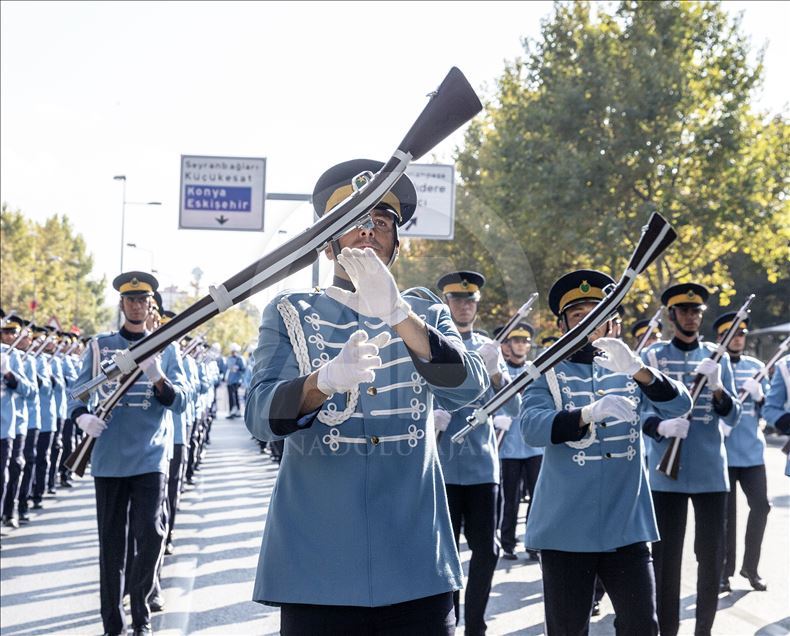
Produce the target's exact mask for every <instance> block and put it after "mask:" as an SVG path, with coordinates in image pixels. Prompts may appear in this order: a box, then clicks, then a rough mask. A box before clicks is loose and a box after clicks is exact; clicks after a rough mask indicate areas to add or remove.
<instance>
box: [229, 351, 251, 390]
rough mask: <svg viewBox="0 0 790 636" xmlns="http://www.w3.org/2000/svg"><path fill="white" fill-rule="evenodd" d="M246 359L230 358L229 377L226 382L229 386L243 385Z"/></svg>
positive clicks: (239, 357)
mask: <svg viewBox="0 0 790 636" xmlns="http://www.w3.org/2000/svg"><path fill="white" fill-rule="evenodd" d="M245 367H246V365H245V364H244V358H242V357H241V356H240V355H236V354H234V355H232V356H228V376H227V379H226V382H227V383H228V384H241V381H242V380H243V379H244V368H245Z"/></svg>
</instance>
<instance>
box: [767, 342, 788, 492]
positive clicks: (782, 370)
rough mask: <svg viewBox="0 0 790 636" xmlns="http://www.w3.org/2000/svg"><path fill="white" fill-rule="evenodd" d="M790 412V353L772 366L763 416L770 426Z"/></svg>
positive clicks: (786, 473) (786, 471) (786, 469)
mask: <svg viewBox="0 0 790 636" xmlns="http://www.w3.org/2000/svg"><path fill="white" fill-rule="evenodd" d="M788 414H790V355H787V356H784V357H783V358H780V359H779V360H778V361H777V363H776V365H775V366H774V375H773V377H772V378H771V385H770V387H769V388H768V391H767V392H766V394H765V403H764V404H763V417H764V418H765V421H766V422H768V423H769V424H770V425H771V426H775V425H776V423H777V422H778V421H779V419H780V418H781V417H782V416H784V415H788ZM785 475H787V476H788V477H790V456H788V457H787V464H786V465H785Z"/></svg>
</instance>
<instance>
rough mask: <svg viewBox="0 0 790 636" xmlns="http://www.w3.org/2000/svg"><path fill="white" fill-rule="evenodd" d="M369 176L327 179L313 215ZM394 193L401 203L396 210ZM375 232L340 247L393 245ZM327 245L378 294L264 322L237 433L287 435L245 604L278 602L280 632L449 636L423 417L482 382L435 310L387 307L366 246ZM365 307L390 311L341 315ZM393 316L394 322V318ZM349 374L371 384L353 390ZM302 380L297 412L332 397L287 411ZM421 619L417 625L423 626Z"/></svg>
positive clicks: (404, 216) (437, 483) (283, 310)
mask: <svg viewBox="0 0 790 636" xmlns="http://www.w3.org/2000/svg"><path fill="white" fill-rule="evenodd" d="M380 166H381V164H378V163H376V162H372V161H366V160H357V161H353V162H346V163H345V164H340V165H339V166H336V167H335V168H332V169H330V170H329V171H327V172H326V173H325V174H324V175H323V176H322V178H321V179H319V181H318V184H317V186H316V192H315V193H314V196H313V202H314V205H315V206H316V211H317V213H318V214H323V213H324V212H325V211H326V210H328V209H330V208H331V207H332V205H333V203H332V201H333V200H334V198H335V197H340V199H339V200H342V199H343V198H345V197H346V196H348V194H350V193H351V190H352V189H351V183H350V182H351V180H352V178H354V181H355V183H356V181H357V178H355V177H354V175H358V177H362V176H363V173H364V172H365V171H368V170H372V171H375V170H378V169H379V168H380ZM346 188H347V189H348V194H343V192H344V191H345V189H346ZM404 190H406V191H407V192H409V191H410V195H411V196H410V198H409V200H408V201H406V200H405V199H404V196H403V194H402V193H403V191H404ZM395 197H397V198H396V199H395V201H394V202H393V203H392V204H391V205H393V206H397V210H398V211H397V223H398V224H400V223H403V222H406V221H407V220H408V218H409V217H410V216H411V214H413V212H414V209H415V207H416V193H415V191H414V187H413V185H411V182H410V181H409V180H408V178H407V177H402V178H401V180H400V181H399V182H398V183H397V184H396V186H395V187H394V188H393V190H392V191H391V192H390V193H389V194H388V195H387V197H385V199H389V200H391V199H392V198H395ZM405 203H408V208H406V207H405V205H404V204H405ZM378 210H379V207H378V206H377V208H376V211H378ZM406 210H407V211H406ZM387 213H389V211H387ZM382 223H384V221H382ZM377 227H378V226H377V225H375V224H373V226H372V227H369V226H368V224H364V225H363V226H361V227H360V228H356V229H354V230H351V231H350V232H349V233H348V234H347V235H346V236H344V237H342V238H343V239H345V240H353V239H354V238H355V237H369V238H370V240H371V241H372V237H373V236H374V235H375V236H381V237H382V238H381V239H380V240H381V241H384V239H385V238H386V239H387V240H389V241H391V240H392V239H391V238H389V237H391V236H392V235H391V234H390V235H389V237H385V234H384V231H385V230H384V229H382V230H381V234H380V235H379V234H378V232H379V230H378V229H375V228H377ZM385 229H386V228H385ZM389 230H390V231H391V226H390V227H389ZM396 236H397V234H396ZM333 243H337V245H333V246H332V247H333V252H334V253H335V259H336V263H337V264H336V265H335V267H336V270H335V271H336V273H338V272H339V268H340V265H341V264H343V263H345V265H343V268H344V269H345V271H347V272H349V273H348V276H349V278H350V280H357V281H358V282H359V280H360V279H359V278H355V276H356V274H355V272H356V273H358V272H359V268H360V267H362V268H366V269H365V270H364V273H365V274H370V275H373V276H374V278H375V280H383V282H384V284H385V287H381V286H376V287H377V288H376V289H375V291H374V290H372V289H371V284H370V279H369V278H364V279H362V283H361V284H360V285H357V287H358V288H357V290H356V291H355V292H354V293H352V292H351V289H352V288H353V285H352V283H351V282H350V281H349V280H346V279H344V278H340V277H339V276H336V277H335V285H334V286H333V287H330V288H329V289H328V290H327V291H326V292H305V293H288V294H283V295H280V296H278V297H276V298H275V299H274V300H273V301H272V302H271V303H270V304H269V305H268V306H267V307H266V309H265V310H264V312H263V318H262V322H261V327H260V334H259V340H258V346H257V348H256V349H255V352H254V354H253V360H254V369H253V376H252V381H251V384H250V391H249V395H248V397H247V405H246V408H245V422H246V425H247V428H248V429H249V430H250V432H251V433H252V434H253V435H254V436H255V437H256V438H258V439H262V440H265V441H269V442H271V441H274V440H282V439H284V440H285V448H284V454H283V460H282V465H281V467H280V470H279V474H278V476H277V483H276V484H275V488H274V491H273V493H272V499H271V503H270V505H269V515H268V517H267V523H266V527H265V530H264V536H263V542H262V545H261V554H260V560H259V563H258V572H257V576H256V581H255V587H254V591H253V599H254V600H256V601H258V602H261V603H265V604H271V605H281V606H282V609H281V621H282V633H283V634H291V633H293V634H299V633H316V632H317V631H319V630H323V631H324V633H354V630H355V629H361V622H364V625H365V629H366V630H367V631H366V633H379V631H380V630H381V631H386V633H390V634H395V633H397V634H400V633H413V632H414V630H416V629H421V630H423V631H424V633H431V634H435V633H442V634H446V633H448V631H447V630H448V629H452V628H451V627H448V625H447V621H448V620H449V619H450V617H451V615H452V597H451V593H452V591H453V590H457V589H459V588H460V587H461V584H462V572H461V565H460V561H459V558H458V553H457V551H456V548H455V545H454V543H453V539H452V527H451V523H450V517H449V513H448V509H447V500H446V498H445V493H444V484H443V480H442V470H441V467H440V464H439V459H438V454H437V451H436V444H435V440H434V427H433V417H432V413H433V407H434V404H435V403H438V404H441V405H442V406H443V407H444V408H447V409H457V408H460V407H462V406H464V405H465V404H467V403H469V402H471V401H472V400H474V399H476V398H477V397H478V396H479V395H480V394H481V393H482V392H483V391H484V390H485V388H486V387H487V378H486V375H485V371H484V370H483V367H482V364H481V362H480V359H479V358H478V357H477V356H475V355H474V354H469V353H467V352H466V351H465V349H464V347H463V343H462V341H461V338H460V336H459V334H458V332H457V331H456V330H455V328H454V326H453V324H452V321H451V319H450V315H449V313H448V311H447V308H446V307H445V306H443V305H441V304H434V303H433V302H431V301H426V300H423V299H420V298H416V297H411V296H401V295H399V294H398V293H397V290H396V289H395V282H394V280H393V279H392V276H391V274H389V272H388V271H387V268H386V265H385V263H384V262H383V261H382V260H380V259H379V256H377V255H376V254H374V253H373V251H372V250H365V251H364V252H363V251H362V250H351V249H350V248H344V249H343V250H342V252H341V250H340V249H339V243H340V240H338V241H335V242H333ZM395 245H397V239H396V241H395ZM352 264H353V265H354V268H352ZM390 293H392V295H390ZM374 297H376V298H377V299H380V300H382V301H383V302H382V307H383V305H389V303H392V306H394V307H396V308H397V310H396V312H395V313H394V314H392V313H390V311H389V309H387V311H386V312H385V313H383V314H382V313H377V314H376V317H371V316H369V315H366V314H365V313H364V312H363V311H361V310H355V309H352V305H353V304H354V303H353V301H354V299H362V298H364V299H368V300H369V299H373V298H374ZM360 302H362V301H361V300H360ZM357 306H360V305H357ZM363 306H369V305H368V304H367V301H366V302H365V304H364V305H363ZM382 307H380V308H379V309H382ZM406 308H410V311H406ZM404 312H405V313H404ZM411 312H413V314H412V313H411ZM414 314H416V315H417V316H419V317H420V319H422V320H423V321H424V323H425V325H424V326H423V327H422V329H424V330H425V331H424V335H425V337H426V338H427V344H428V345H429V346H430V354H429V356H428V358H427V359H426V360H425V361H423V360H421V359H420V358H419V357H418V356H417V355H416V354H415V353H414V352H413V351H412V350H411V349H409V348H408V347H407V346H406V345H405V342H404V340H403V338H405V337H406V335H403V336H399V335H398V333H397V331H396V330H395V327H394V326H392V325H394V324H397V323H399V322H400V321H401V320H402V321H403V322H404V324H406V326H408V327H411V326H413V325H414V324H415V322H416V320H417V319H415V318H413V317H411V316H413V315H414ZM398 315H403V316H405V319H404V318H398V319H394V318H393V316H398ZM385 316H388V318H385ZM388 320H389V321H390V322H387V321H388ZM407 321H408V324H407ZM387 335H389V336H390V339H389V340H387ZM357 343H369V344H365V346H366V347H367V349H366V350H369V351H375V352H377V353H371V354H370V355H371V356H375V357H371V358H357V357H355V356H357V355H358V354H356V353H352V352H353V351H356V349H354V347H355V346H357ZM359 355H361V354H359ZM360 365H371V366H370V367H366V366H360ZM358 368H359V369H363V368H373V369H375V379H373V381H372V382H370V381H369V379H371V378H373V374H372V373H370V374H368V373H362V372H361V371H360V372H359V373H360V375H353V376H351V375H345V374H348V373H351V372H352V371H353V370H354V369H358ZM354 373H355V374H356V373H357V372H356V371H354ZM335 374H337V375H335ZM362 377H365V378H368V379H367V380H364V381H361V380H358V379H354V378H362ZM314 378H315V379H316V380H315V381H316V382H317V386H318V387H319V388H318V390H312V389H311V393H310V395H312V396H314V398H315V401H310V402H306V404H310V407H311V408H312V405H314V404H316V403H319V402H320V400H321V396H324V397H325V396H327V395H329V397H327V398H326V399H325V400H323V403H320V404H319V406H318V407H317V408H316V410H314V411H312V412H309V413H306V414H304V415H300V409H301V408H302V407H301V405H302V392H303V389H304V387H305V385H306V383H307V382H313V379H314ZM342 378H346V380H342ZM333 386H341V387H350V388H343V389H338V388H332V387H333ZM322 387H323V388H322ZM329 606H331V607H329ZM386 606H392V607H386ZM369 608H373V609H369ZM393 613H395V614H398V616H399V618H400V620H401V621H402V620H403V619H404V618H406V617H407V616H408V617H409V618H408V621H407V622H408V624H409V625H411V626H412V627H410V628H407V627H405V626H404V623H403V622H400V623H395V624H393V623H392V620H393V618H392V615H393ZM421 614H425V616H426V617H428V616H430V618H426V621H425V622H423V621H421V620H419V616H420V615H421ZM352 624H353V625H356V627H349V625H352Z"/></svg>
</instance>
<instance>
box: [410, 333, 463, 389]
mask: <svg viewBox="0 0 790 636" xmlns="http://www.w3.org/2000/svg"><path fill="white" fill-rule="evenodd" d="M425 327H426V328H427V330H428V343H429V344H430V346H431V359H430V361H429V362H423V361H422V360H420V359H419V358H418V357H417V356H416V355H415V354H414V352H413V351H412V350H411V349H409V348H408V347H406V350H407V351H408V352H409V356H411V360H412V362H413V363H414V366H415V367H416V369H417V373H419V374H420V375H421V376H422V377H424V378H425V381H426V382H428V384H432V385H434V386H440V387H449V388H453V387H456V386H461V384H463V382H464V380H466V368H465V367H464V359H463V355H464V352H463V351H459V350H458V348H457V347H455V346H454V345H453V344H452V342H450V340H449V339H448V338H446V337H445V336H444V334H442V333H441V332H440V331H439V330H438V329H436V328H435V327H431V326H430V325H425Z"/></svg>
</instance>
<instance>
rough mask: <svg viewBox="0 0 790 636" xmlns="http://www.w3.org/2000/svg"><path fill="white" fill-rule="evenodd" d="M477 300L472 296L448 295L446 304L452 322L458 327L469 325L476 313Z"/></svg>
mask: <svg viewBox="0 0 790 636" xmlns="http://www.w3.org/2000/svg"><path fill="white" fill-rule="evenodd" d="M477 302H478V301H476V300H475V298H474V296H448V297H447V306H448V307H449V308H450V315H451V316H452V318H453V322H454V323H455V324H456V325H458V326H460V327H466V326H468V325H471V324H472V323H473V322H474V319H475V316H476V315H477Z"/></svg>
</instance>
